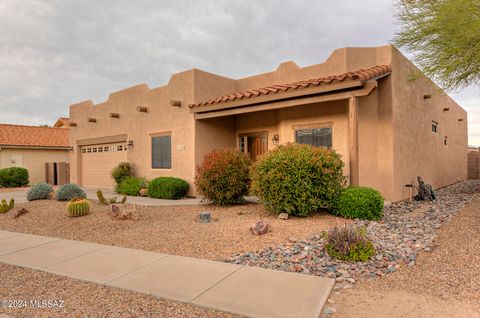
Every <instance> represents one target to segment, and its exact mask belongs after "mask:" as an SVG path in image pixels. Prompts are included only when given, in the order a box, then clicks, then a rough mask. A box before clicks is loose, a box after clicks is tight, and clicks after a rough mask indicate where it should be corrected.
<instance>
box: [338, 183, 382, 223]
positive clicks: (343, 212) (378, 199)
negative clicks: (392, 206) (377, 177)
mask: <svg viewBox="0 0 480 318" xmlns="http://www.w3.org/2000/svg"><path fill="white" fill-rule="evenodd" d="M333 213H334V214H335V215H340V216H343V217H344V218H349V219H362V220H380V219H381V218H382V216H383V197H382V195H381V194H380V192H378V191H377V190H374V189H371V188H366V187H348V188H347V189H345V190H344V191H342V193H340V195H339V196H338V197H337V199H336V201H335V205H334V209H333Z"/></svg>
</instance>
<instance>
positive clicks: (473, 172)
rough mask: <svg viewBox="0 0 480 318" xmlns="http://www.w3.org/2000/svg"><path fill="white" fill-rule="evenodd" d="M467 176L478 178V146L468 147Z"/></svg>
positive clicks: (479, 160) (479, 158)
mask: <svg viewBox="0 0 480 318" xmlns="http://www.w3.org/2000/svg"><path fill="white" fill-rule="evenodd" d="M468 178H469V179H480V148H476V147H468Z"/></svg>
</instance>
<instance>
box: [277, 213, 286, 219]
mask: <svg viewBox="0 0 480 318" xmlns="http://www.w3.org/2000/svg"><path fill="white" fill-rule="evenodd" d="M278 218H279V219H280V220H288V213H280V214H279V215H278Z"/></svg>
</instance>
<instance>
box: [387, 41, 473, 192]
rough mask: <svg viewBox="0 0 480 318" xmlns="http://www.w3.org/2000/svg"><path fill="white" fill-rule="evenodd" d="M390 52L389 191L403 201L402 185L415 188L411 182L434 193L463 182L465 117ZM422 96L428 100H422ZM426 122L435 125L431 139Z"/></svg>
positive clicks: (409, 64) (464, 176)
mask: <svg viewBox="0 0 480 318" xmlns="http://www.w3.org/2000/svg"><path fill="white" fill-rule="evenodd" d="M392 51H393V53H394V54H393V60H392V74H391V76H390V77H391V81H392V83H393V90H392V92H393V103H392V104H393V118H394V123H393V133H394V185H393V186H394V198H395V199H403V198H406V197H407V196H408V189H407V188H406V187H405V186H404V185H405V184H409V183H414V184H417V182H416V177H417V176H421V177H422V178H423V179H424V181H425V182H426V183H430V184H432V185H433V187H434V188H439V187H443V186H446V185H449V184H451V183H454V182H456V181H457V179H466V178H467V147H468V145H467V143H468V135H467V113H466V112H465V110H463V109H462V108H461V107H460V106H459V105H458V104H457V103H455V101H453V100H452V99H451V98H450V97H449V96H448V95H447V94H446V93H445V92H443V91H442V90H441V89H440V88H438V87H437V86H436V85H434V84H433V83H432V82H431V81H430V80H429V79H428V78H426V77H425V76H424V75H423V74H422V73H421V72H420V71H419V70H418V69H417V68H416V67H415V66H414V65H413V64H412V63H411V62H410V61H409V60H408V59H406V58H405V57H404V56H403V55H402V54H401V53H400V52H398V51H397V50H396V49H395V48H392ZM426 94H427V95H431V98H430V99H424V95H426ZM445 107H448V108H449V110H448V111H444V110H443V109H444V108H445ZM458 119H463V121H459V120H458ZM432 121H436V122H438V133H436V134H435V133H433V132H432V130H431V125H432ZM445 136H447V137H448V142H447V146H444V144H443V142H444V137H445Z"/></svg>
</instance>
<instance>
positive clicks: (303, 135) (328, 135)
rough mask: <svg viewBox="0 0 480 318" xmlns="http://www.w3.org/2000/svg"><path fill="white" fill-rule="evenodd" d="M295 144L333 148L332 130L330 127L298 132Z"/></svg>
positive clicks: (296, 132)
mask: <svg viewBox="0 0 480 318" xmlns="http://www.w3.org/2000/svg"><path fill="white" fill-rule="evenodd" d="M295 142H297V143H299V144H307V145H312V146H317V147H332V128H330V127H328V128H312V129H299V130H296V131H295Z"/></svg>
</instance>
